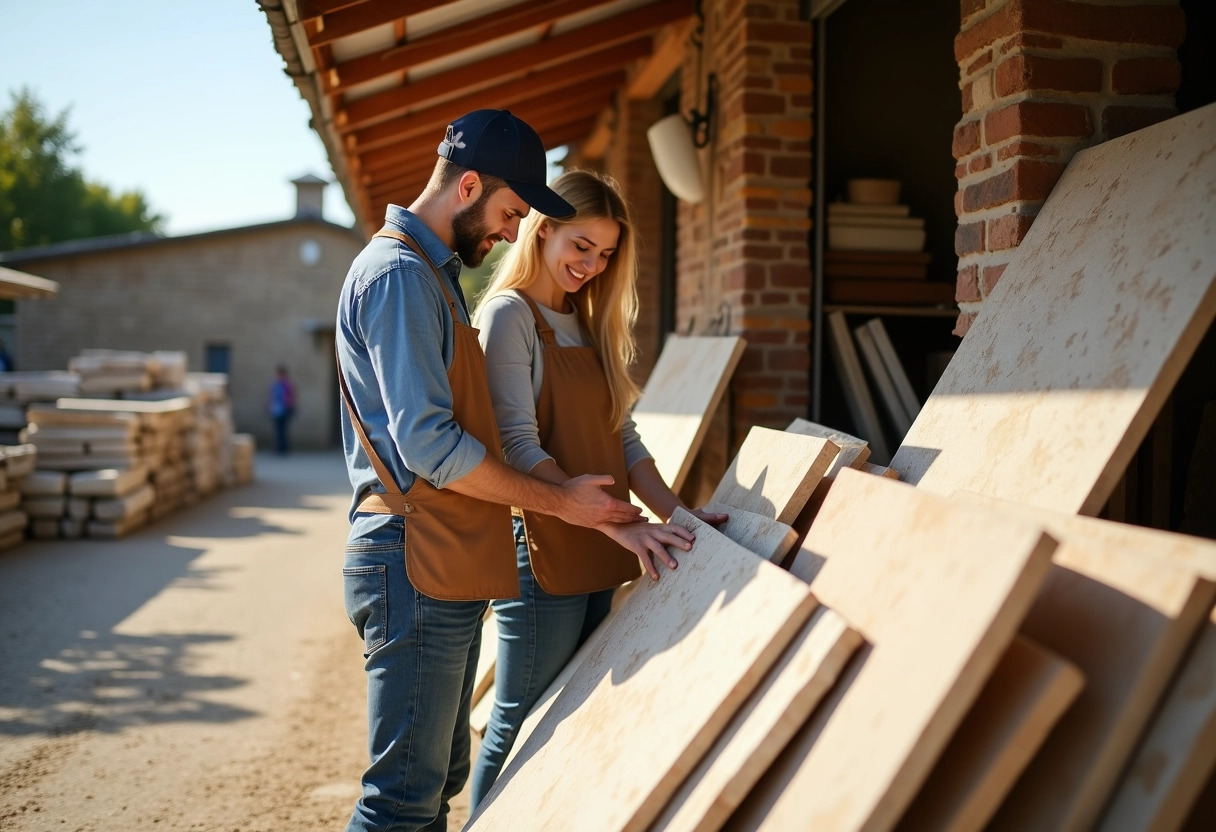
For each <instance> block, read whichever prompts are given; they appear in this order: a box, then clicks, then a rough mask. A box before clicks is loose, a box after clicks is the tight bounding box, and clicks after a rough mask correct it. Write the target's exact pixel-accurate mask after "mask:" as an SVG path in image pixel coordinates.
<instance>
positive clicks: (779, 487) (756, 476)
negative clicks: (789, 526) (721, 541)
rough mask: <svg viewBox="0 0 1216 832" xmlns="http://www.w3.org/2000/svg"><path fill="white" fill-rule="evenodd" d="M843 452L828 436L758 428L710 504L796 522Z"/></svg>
mask: <svg viewBox="0 0 1216 832" xmlns="http://www.w3.org/2000/svg"><path fill="white" fill-rule="evenodd" d="M839 452H840V449H839V448H838V447H837V446H836V445H834V444H832V443H831V442H829V441H828V440H826V439H817V438H815V437H813V436H801V435H799V434H796V433H789V432H787V431H780V430H772V429H771V428H763V427H758V426H757V427H754V428H752V429H751V430H750V431H748V434H747V438H746V439H744V440H743V445H742V446H740V448H739V453H737V454H736V455H735V458H734V459H733V460H732V461H731V463H730V467H729V468H727V469H726V473H725V474H724V475H723V477H722V480H721V481H720V482H719V483H718V487H717V488H716V489H715V490H714V494H713V497H711V498H710V502H712V503H718V504H720V505H726V506H734V507H735V508H741V509H744V510H745V511H751V512H755V513H756V514H762V515H764V516H765V517H771V518H773V519H775V520H779V521H781V522H782V523H792V522H793V521H794V519H795V518H797V517H798V512H799V511H801V510H802V507H803V506H804V505H805V504H806V501H807V499H808V498H810V496H811V492H812V491H814V490H815V486H816V485H818V484H819V481H820V480H821V479H823V475H824V474H825V473H826V472H827V470H828V466H829V465H831V463H832V460H833V459H835V458H836V455H837V454H838V453H839Z"/></svg>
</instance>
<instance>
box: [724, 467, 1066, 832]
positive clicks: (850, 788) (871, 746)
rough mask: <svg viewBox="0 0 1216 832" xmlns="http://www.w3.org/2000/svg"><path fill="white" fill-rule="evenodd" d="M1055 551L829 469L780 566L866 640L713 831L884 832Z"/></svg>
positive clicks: (933, 500)
mask: <svg viewBox="0 0 1216 832" xmlns="http://www.w3.org/2000/svg"><path fill="white" fill-rule="evenodd" d="M1054 549H1055V541H1054V540H1052V538H1050V537H1049V536H1047V535H1046V534H1044V533H1043V531H1042V529H1041V528H1040V527H1039V526H1038V525H1036V524H1033V523H1028V522H1026V521H1024V520H1020V519H1018V518H1015V517H1011V516H1009V515H1008V513H1003V512H996V511H992V510H990V509H982V508H979V507H976V506H971V505H964V504H962V503H959V502H957V501H951V500H945V499H943V498H941V497H938V496H936V495H933V494H930V493H927V492H924V491H920V490H918V489H916V488H913V487H911V486H909V485H906V484H903V483H899V482H895V481H892V480H888V479H885V478H883V477H875V476H871V475H868V474H863V473H860V472H858V471H852V470H847V469H846V470H844V471H841V472H840V473H839V474H837V476H836V482H835V483H834V484H833V486H832V489H831V491H830V492H829V493H828V496H827V499H826V500H825V501H824V504H823V507H822V509H821V510H820V512H819V516H818V518H817V519H816V521H815V523H814V525H812V526H811V529H810V532H809V534H808V535H807V537H806V540H805V541H804V542H803V545H802V547H801V548H800V550H799V552H798V556H797V557H796V558H795V559H794V563H793V566H792V568H791V572H793V573H794V575H795V576H797V577H801V578H803V579H806V578H808V577H811V576H812V575H813V580H812V582H811V591H812V592H813V593H814V594H815V596H816V597H817V598H819V599H820V601H821V602H822V603H823V604H825V605H826V606H828V607H829V608H830V609H832V610H833V611H835V612H836V613H837V614H839V615H840V616H842V617H843V618H844V619H845V620H846V621H848V622H849V626H851V627H853V628H854V629H856V630H857V631H858V632H859V633H860V634H861V636H862V637H863V638H864V639H865V640H866V641H867V642H868V645H867V646H866V647H865V648H863V649H862V651H860V652H859V653H858V655H857V656H856V657H855V658H854V661H853V662H852V663H851V664H850V670H849V671H848V673H847V675H846V676H845V677H843V678H842V679H841V680H840V682H838V683H837V686H836V689H835V690H834V691H833V694H832V696H831V697H830V698H829V700H827V701H825V703H823V704H822V705H821V706H820V708H819V709H818V710H817V711H816V712H815V714H814V715H813V716H812V717H811V719H810V721H809V722H808V723H807V724H806V725H804V726H803V727H802V729H800V730H799V732H798V734H797V735H796V736H795V738H794V739H793V741H792V742H791V743H790V745H789V746H788V747H787V748H786V749H785V751H783V752H782V754H781V756H780V757H778V758H777V761H776V762H775V763H774V764H773V766H772V767H771V768H770V769H769V771H768V772H767V773H766V774H765V775H764V777H763V778H762V779H761V781H760V782H759V783H758V784H757V786H756V788H755V789H753V791H752V793H751V794H749V795H748V797H747V799H746V800H745V801H744V803H743V805H742V806H740V808H739V810H738V811H737V812H736V813H735V814H734V815H733V816H732V817H731V819H730V821H729V822H728V823H727V824H726V826H725V827H724V828H726V829H733V830H743V829H761V830H787V829H832V830H841V831H842V832H843V831H845V830H860V829H865V830H887V829H891V828H892V827H893V826H894V825H895V823H896V821H897V820H898V819H899V817H900V816H901V815H902V814H903V812H904V810H905V809H906V808H907V807H908V805H909V803H910V802H911V801H912V798H913V797H914V795H915V794H916V791H917V790H918V789H919V787H920V786H921V784H922V783H923V782H924V779H925V778H926V777H927V776H928V774H929V770H930V768H931V767H932V766H933V764H934V762H935V761H936V759H937V757H938V755H939V754H940V753H941V751H942V750H943V749H944V748H945V746H946V744H947V742H948V741H949V740H950V737H951V736H952V735H953V733H954V730H955V729H956V728H957V726H958V724H959V723H960V722H961V721H962V720H963V718H964V716H965V715H966V713H967V711H968V709H969V708H970V707H971V705H972V703H973V702H974V701H975V699H976V697H977V696H978V695H979V693H980V690H981V689H982V688H983V686H984V684H985V683H986V682H987V680H988V677H989V675H990V674H991V672H992V671H993V669H994V668H995V667H996V665H997V663H998V662H999V660H1000V657H1001V656H1002V655H1003V654H1004V652H1005V650H1006V649H1007V648H1008V646H1009V644H1010V642H1012V641H1013V638H1014V635H1015V633H1016V631H1017V628H1018V626H1019V624H1020V623H1021V620H1022V618H1023V616H1024V615H1025V613H1026V611H1027V609H1028V608H1029V607H1030V604H1031V603H1032V601H1033V600H1034V597H1035V595H1036V594H1037V593H1038V590H1039V587H1040V586H1041V585H1042V582H1043V579H1044V577H1045V576H1046V574H1047V571H1048V569H1049V568H1050V566H1051V555H1052V552H1053V551H1054ZM980 554H982V555H983V556H982V557H980V556H978V555H980Z"/></svg>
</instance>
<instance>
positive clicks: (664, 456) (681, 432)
mask: <svg viewBox="0 0 1216 832" xmlns="http://www.w3.org/2000/svg"><path fill="white" fill-rule="evenodd" d="M746 345H747V342H746V341H744V340H743V339H742V338H738V337H735V336H725V337H710V336H680V335H669V336H668V337H667V341H666V342H665V343H664V344H663V351H662V353H660V354H659V360H658V361H657V362H656V363H655V365H654V369H653V370H651V372H650V377H649V378H648V379H647V380H646V388H645V389H644V390H643V391H642V395H641V397H640V398H639V399H638V401H637V404H635V405H634V407H633V421H634V422H635V423H636V424H637V428H638V435H639V436H641V437H642V442H643V444H645V445H646V448H647V450H649V451H650V453H651V454H652V455H653V456H654V463H655V466H656V467H657V468H658V469H659V474H660V475H662V477H663V481H664V482H665V483H667V484H668V485H669V486H671V490H672V491H676V492H678V491H679V490H680V488H682V487H683V485H684V480H685V479H687V477H688V471H689V469H691V468H692V463H693V459H694V458H695V457H696V455H697V451H698V450H700V448H701V442H702V441H703V440H704V439H705V432H706V431H707V430H708V429H709V418H710V416H712V415H713V412H714V410H715V409H716V408H717V407H718V404H719V403H720V402H721V401H722V396H723V395H724V394H725V392H726V387H727V384H729V382H730V377H731V376H732V375H733V374H734V372H735V367H736V366H738V364H739V359H740V358H742V357H743V349H744V347H745V346H746Z"/></svg>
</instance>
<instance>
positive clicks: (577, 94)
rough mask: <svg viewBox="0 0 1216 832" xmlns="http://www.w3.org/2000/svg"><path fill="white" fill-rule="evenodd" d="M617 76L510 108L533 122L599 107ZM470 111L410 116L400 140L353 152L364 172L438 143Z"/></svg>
mask: <svg viewBox="0 0 1216 832" xmlns="http://www.w3.org/2000/svg"><path fill="white" fill-rule="evenodd" d="M620 75H621V73H619V72H618V73H614V74H612V75H605V76H603V77H602V78H600V79H596V83H594V84H589V85H587V86H586V87H583V86H575V87H573V88H570V87H568V88H564V89H562V90H560V91H557V92H546V93H544V94H543V95H539V96H535V97H533V98H529V99H525V100H523V101H519V102H516V103H514V104H512V105H511V107H510V109H511V111H512V112H514V113H515V114H516V115H517V116H519V117H520V118H522V119H523V120H524V121H526V122H528V123H529V124H532V121H533V118H536V117H545V116H548V115H549V114H550V112H551V111H553V112H561V111H562V110H564V109H566V108H570V109H572V110H578V109H581V108H583V107H584V105H587V104H589V103H591V102H596V103H597V104H598V106H601V107H602V106H604V105H605V104H607V103H608V101H609V98H610V96H611V95H612V93H613V92H614V91H615V90H617V89H618V88H619V83H618V82H619V79H620ZM472 109H477V108H476V107H471V108H469V110H472ZM469 110H445V111H444V112H443V117H442V118H439V119H423V118H420V117H417V116H414V117H410V124H411V125H413V126H412V127H411V128H410V131H409V135H403V136H402V138H401V140H400V141H396V142H394V143H393V144H391V145H388V146H385V147H380V148H377V149H375V150H371V151H367V152H363V153H358V154H355V155H357V156H358V158H359V163H360V166H361V168H362V169H363V170H364V171H372V170H378V169H381V168H383V167H385V166H386V165H389V164H393V163H395V162H397V161H398V160H400V159H401V158H402V157H404V156H409V155H411V154H412V152H413V151H414V150H416V149H417V144H418V143H419V142H423V141H430V140H432V139H433V140H434V141H433V143H434V144H438V142H439V137H440V136H441V134H442V130H443V128H444V126H445V125H447V124H448V123H450V122H451V120H452V119H453V118H456V117H457V116H460V115H463V114H464V113H465V112H468V111H469ZM533 126H535V125H533Z"/></svg>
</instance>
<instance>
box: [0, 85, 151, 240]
mask: <svg viewBox="0 0 1216 832" xmlns="http://www.w3.org/2000/svg"><path fill="white" fill-rule="evenodd" d="M11 96H12V107H11V108H10V109H9V110H8V111H6V112H4V113H0V251H10V250H14V249H20V248H28V247H30V246H40V245H45V244H47V243H55V242H59V241H61V240H77V239H81V238H83V237H97V236H101V235H104V234H121V233H124V232H127V231H159V230H160V229H161V227H162V226H163V225H164V217H163V216H161V215H160V214H155V213H153V212H152V210H151V208H150V207H149V206H148V203H147V200H146V199H145V198H144V195H143V194H142V193H141V192H139V191H128V192H124V193H120V194H115V193H113V192H111V191H110V189H109V188H108V187H106V186H105V185H101V184H98V183H96V182H89V181H87V180H86V179H85V177H84V173H83V172H82V171H81V170H80V169H79V168H78V167H76V166H75V165H74V164H73V157H75V156H76V155H78V154H79V153H80V147H79V146H78V145H77V144H76V136H75V135H74V134H73V133H72V131H71V130H70V128H69V127H68V111H67V110H64V111H63V112H62V113H60V114H59V115H58V116H56V117H54V118H50V117H48V116H47V115H46V112H45V109H44V107H43V106H42V104H41V103H40V102H39V101H38V100H37V99H36V98H35V97H34V95H33V93H31V92H30V91H29V90H28V89H23V90H21V91H20V92H17V93H12V94H11Z"/></svg>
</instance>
